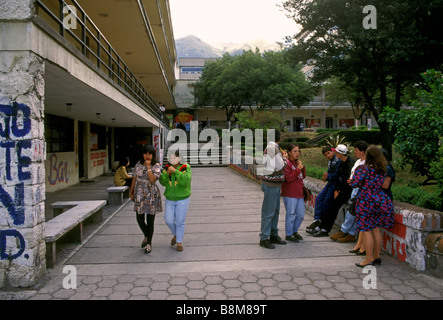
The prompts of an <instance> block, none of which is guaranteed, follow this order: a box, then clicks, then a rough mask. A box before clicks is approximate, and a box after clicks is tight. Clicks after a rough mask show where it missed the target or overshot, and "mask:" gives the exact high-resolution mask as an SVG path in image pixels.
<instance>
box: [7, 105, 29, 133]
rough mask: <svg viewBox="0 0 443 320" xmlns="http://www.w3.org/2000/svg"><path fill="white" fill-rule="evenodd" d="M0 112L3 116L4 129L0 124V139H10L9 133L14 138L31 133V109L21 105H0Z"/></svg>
mask: <svg viewBox="0 0 443 320" xmlns="http://www.w3.org/2000/svg"><path fill="white" fill-rule="evenodd" d="M0 112H1V113H3V114H4V119H5V120H4V127H3V125H2V123H0V137H2V138H5V139H10V135H11V133H12V134H13V135H14V136H15V137H24V136H26V135H27V134H28V133H29V132H31V117H30V115H31V109H30V108H29V107H28V106H27V105H25V104H21V103H17V102H14V103H13V104H12V106H11V105H4V104H0Z"/></svg>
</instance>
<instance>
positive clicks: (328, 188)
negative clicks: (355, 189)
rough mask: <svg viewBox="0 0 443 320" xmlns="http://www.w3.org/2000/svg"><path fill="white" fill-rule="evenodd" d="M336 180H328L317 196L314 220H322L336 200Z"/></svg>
mask: <svg viewBox="0 0 443 320" xmlns="http://www.w3.org/2000/svg"><path fill="white" fill-rule="evenodd" d="M334 189H335V182H328V183H327V184H326V185H325V187H324V188H323V190H322V191H320V193H319V194H318V196H317V198H315V211H314V220H321V218H322V216H323V215H324V214H325V212H326V210H327V209H328V207H329V205H330V204H331V203H332V200H334Z"/></svg>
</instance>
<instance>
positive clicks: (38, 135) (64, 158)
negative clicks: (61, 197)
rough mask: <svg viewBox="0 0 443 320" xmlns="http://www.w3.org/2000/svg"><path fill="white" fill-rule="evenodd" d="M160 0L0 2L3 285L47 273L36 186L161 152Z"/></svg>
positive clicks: (64, 182) (169, 102)
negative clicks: (141, 151)
mask: <svg viewBox="0 0 443 320" xmlns="http://www.w3.org/2000/svg"><path fill="white" fill-rule="evenodd" d="M175 64H176V51H175V42H174V36H173V30H172V25H171V18H170V11H169V1H168V0H157V1H150V0H149V1H148V0H139V1H135V0H134V1H118V0H94V1H89V0H66V1H59V0H2V1H1V2H0V113H1V118H0V287H3V286H6V285H8V286H13V287H27V286H32V285H33V284H35V283H36V282H38V280H39V279H40V278H41V276H42V275H43V273H44V271H45V242H44V225H45V213H44V207H45V206H44V201H45V193H46V192H53V191H56V190H60V189H62V188H66V187H67V186H70V185H73V184H76V183H79V181H81V179H93V178H94V177H97V176H99V175H102V174H103V173H106V172H111V171H112V168H113V166H114V163H115V162H116V161H118V160H119V158H120V157H130V158H131V162H132V165H134V164H135V158H136V150H137V148H138V147H140V146H142V145H145V144H152V145H154V146H155V147H156V148H157V150H158V153H159V155H160V156H161V155H162V153H163V149H164V147H165V136H166V133H167V132H168V130H169V128H170V124H169V120H168V118H167V116H166V114H164V113H162V112H161V111H159V104H160V103H161V104H163V105H164V106H166V113H172V112H173V110H174V109H176V103H175V99H174V96H173V90H174V86H175V73H174V71H175Z"/></svg>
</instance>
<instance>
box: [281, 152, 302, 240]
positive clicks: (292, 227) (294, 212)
mask: <svg viewBox="0 0 443 320" xmlns="http://www.w3.org/2000/svg"><path fill="white" fill-rule="evenodd" d="M300 152H301V151H300V147H299V146H298V145H293V144H291V145H290V146H289V148H288V159H287V160H286V161H287V165H286V167H285V169H284V171H283V173H284V175H285V181H284V182H283V184H282V187H281V196H282V197H283V201H284V204H285V208H286V224H285V227H286V240H288V241H292V242H299V240H303V238H302V237H301V236H300V234H299V233H298V229H299V228H300V225H301V224H302V222H303V219H304V217H305V201H304V197H303V187H304V184H303V179H304V178H306V168H305V166H304V165H303V163H302V162H301V160H300V159H299V156H300Z"/></svg>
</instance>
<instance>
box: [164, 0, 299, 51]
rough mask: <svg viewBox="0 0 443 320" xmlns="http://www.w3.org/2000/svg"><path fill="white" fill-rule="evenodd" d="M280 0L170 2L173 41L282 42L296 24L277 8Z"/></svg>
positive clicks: (185, 0) (179, 0) (180, 0)
mask: <svg viewBox="0 0 443 320" xmlns="http://www.w3.org/2000/svg"><path fill="white" fill-rule="evenodd" d="M282 2H283V1H282V0H169V3H170V8H171V17H172V24H173V28H174V36H175V38H176V39H179V38H182V37H185V36H187V35H195V36H197V37H199V38H200V39H202V40H203V41H205V42H238V43H241V42H246V41H250V40H255V39H263V40H268V41H283V39H284V37H285V36H288V35H293V34H294V33H296V24H295V22H294V21H293V20H290V19H288V18H287V17H286V16H285V14H284V12H282V11H281V9H280V8H278V7H277V4H281V3H282Z"/></svg>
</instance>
